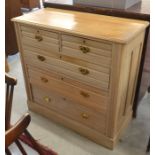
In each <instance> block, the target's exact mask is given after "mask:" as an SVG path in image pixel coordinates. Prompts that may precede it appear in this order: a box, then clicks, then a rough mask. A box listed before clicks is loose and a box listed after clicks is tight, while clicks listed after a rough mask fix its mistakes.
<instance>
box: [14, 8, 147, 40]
mask: <svg viewBox="0 0 155 155" xmlns="http://www.w3.org/2000/svg"><path fill="white" fill-rule="evenodd" d="M12 20H13V21H15V22H19V23H24V24H31V25H35V26H41V27H44V28H52V29H54V30H58V31H63V32H70V33H71V32H72V33H74V34H78V35H83V36H86V37H93V38H98V39H104V40H108V41H112V42H118V43H127V42H128V41H130V40H131V39H132V38H134V37H135V36H136V35H137V34H139V33H140V32H141V31H143V30H144V29H145V28H146V27H147V26H148V25H149V23H148V22H146V21H141V20H133V19H125V18H118V17H111V16H105V15H97V14H91V13H82V12H77V11H68V10H60V9H52V8H46V9H41V10H39V11H36V12H32V13H29V14H25V15H23V16H20V17H16V18H13V19H12Z"/></svg>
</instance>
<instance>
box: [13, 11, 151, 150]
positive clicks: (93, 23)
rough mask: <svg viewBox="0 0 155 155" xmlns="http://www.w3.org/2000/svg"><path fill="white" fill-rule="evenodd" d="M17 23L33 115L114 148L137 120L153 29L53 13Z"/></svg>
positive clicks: (143, 24) (98, 17)
mask: <svg viewBox="0 0 155 155" xmlns="http://www.w3.org/2000/svg"><path fill="white" fill-rule="evenodd" d="M13 21H14V24H15V29H16V35H17V39H18V46H19V49H20V53H21V60H22V66H23V71H24V77H25V83H26V90H27V95H28V107H29V109H30V110H33V111H35V112H37V113H40V114H41V115H43V116H46V117H48V118H50V119H52V120H53V121H56V122H59V123H61V124H63V125H65V126H67V127H69V128H71V129H73V130H75V131H77V132H78V133H81V134H82V135H84V136H86V137H88V138H90V139H92V140H93V141H95V142H97V143H99V144H101V145H104V146H106V147H108V148H113V147H114V145H115V144H116V142H117V140H118V138H119V136H120V134H121V133H122V131H123V130H124V128H125V127H126V126H127V125H128V123H129V121H130V119H131V116H132V104H133V98H134V94H135V86H136V82H137V75H138V69H139V62H140V58H141V51H142V48H143V40H144V35H145V29H146V27H147V26H148V23H147V22H144V21H138V20H129V19H123V18H114V17H109V16H103V15H94V14H90V13H80V12H74V11H65V10H59V9H49V8H46V9H42V10H39V11H37V12H34V13H30V14H27V15H24V16H21V17H16V18H14V19H13Z"/></svg>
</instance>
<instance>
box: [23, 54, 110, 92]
mask: <svg viewBox="0 0 155 155" xmlns="http://www.w3.org/2000/svg"><path fill="white" fill-rule="evenodd" d="M24 60H25V62H26V63H27V64H30V65H31V64H32V65H35V66H37V67H39V68H41V69H48V70H49V71H52V70H53V71H57V72H59V73H63V74H65V75H69V76H70V77H71V78H73V79H77V80H79V81H80V82H83V83H84V84H87V85H92V86H95V87H97V88H99V89H103V90H108V88H109V74H108V73H101V72H98V71H95V70H92V69H89V68H85V67H82V66H78V65H75V64H72V63H68V62H66V61H62V60H60V59H55V58H53V57H49V56H43V55H40V54H37V53H34V52H31V51H26V52H24Z"/></svg>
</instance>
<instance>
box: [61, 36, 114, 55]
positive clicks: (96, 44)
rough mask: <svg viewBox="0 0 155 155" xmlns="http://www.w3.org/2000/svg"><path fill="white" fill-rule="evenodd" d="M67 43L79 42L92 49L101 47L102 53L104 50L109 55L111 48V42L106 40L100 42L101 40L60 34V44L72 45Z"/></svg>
mask: <svg viewBox="0 0 155 155" xmlns="http://www.w3.org/2000/svg"><path fill="white" fill-rule="evenodd" d="M69 43H73V44H80V45H83V46H88V47H92V48H94V49H102V50H103V53H104V51H105V52H106V53H107V55H109V54H110V51H111V50H112V43H111V42H107V41H102V42H101V41H95V40H90V39H86V38H81V37H76V36H71V35H62V44H63V45H68V46H70V47H72V45H71V44H69ZM101 54H102V53H101ZM103 55H104V54H103Z"/></svg>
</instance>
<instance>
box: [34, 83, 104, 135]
mask: <svg viewBox="0 0 155 155" xmlns="http://www.w3.org/2000/svg"><path fill="white" fill-rule="evenodd" d="M32 93H33V100H34V102H35V103H37V104H39V105H41V106H43V107H46V108H48V109H51V110H53V111H56V112H57V113H59V114H61V115H63V116H64V117H68V118H70V119H73V120H75V121H77V122H79V123H81V124H83V125H86V126H88V127H90V128H92V129H95V130H97V131H99V132H101V133H105V118H106V117H105V115H104V114H100V113H96V112H95V111H93V110H92V109H89V108H87V107H85V106H82V105H80V104H78V103H77V102H73V101H71V100H69V99H68V98H66V97H65V96H59V95H58V94H57V93H55V92H52V91H47V89H43V88H41V87H38V86H35V85H32Z"/></svg>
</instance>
